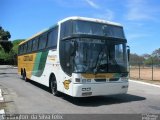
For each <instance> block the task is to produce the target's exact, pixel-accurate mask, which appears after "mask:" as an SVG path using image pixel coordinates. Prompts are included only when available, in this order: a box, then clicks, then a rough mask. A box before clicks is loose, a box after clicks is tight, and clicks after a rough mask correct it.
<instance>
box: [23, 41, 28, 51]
mask: <svg viewBox="0 0 160 120" xmlns="http://www.w3.org/2000/svg"><path fill="white" fill-rule="evenodd" d="M23 47H24V48H23V53H26V52H27V43H25V44H24V46H23Z"/></svg>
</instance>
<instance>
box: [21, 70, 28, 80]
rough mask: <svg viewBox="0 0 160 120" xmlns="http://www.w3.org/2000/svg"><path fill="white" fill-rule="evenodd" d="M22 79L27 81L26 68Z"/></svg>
mask: <svg viewBox="0 0 160 120" xmlns="http://www.w3.org/2000/svg"><path fill="white" fill-rule="evenodd" d="M22 79H23V80H25V82H27V77H26V71H25V70H24V72H23V74H22Z"/></svg>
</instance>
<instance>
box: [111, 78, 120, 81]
mask: <svg viewBox="0 0 160 120" xmlns="http://www.w3.org/2000/svg"><path fill="white" fill-rule="evenodd" d="M118 80H119V78H110V79H109V81H118Z"/></svg>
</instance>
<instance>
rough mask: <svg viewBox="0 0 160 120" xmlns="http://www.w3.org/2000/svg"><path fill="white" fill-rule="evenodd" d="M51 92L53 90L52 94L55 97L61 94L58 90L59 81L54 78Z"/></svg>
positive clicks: (51, 82)
mask: <svg viewBox="0 0 160 120" xmlns="http://www.w3.org/2000/svg"><path fill="white" fill-rule="evenodd" d="M50 90H51V93H52V94H53V95H54V96H58V95H59V92H58V90H57V81H56V80H55V79H54V77H51V81H50Z"/></svg>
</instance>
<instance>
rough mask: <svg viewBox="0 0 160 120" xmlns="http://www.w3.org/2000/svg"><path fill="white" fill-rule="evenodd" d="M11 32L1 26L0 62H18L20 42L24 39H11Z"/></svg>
mask: <svg viewBox="0 0 160 120" xmlns="http://www.w3.org/2000/svg"><path fill="white" fill-rule="evenodd" d="M10 38H11V34H10V32H9V31H6V30H4V29H3V28H2V27H1V26H0V64H17V62H16V61H17V54H18V44H19V43H20V42H22V41H23V40H24V39H16V40H13V41H9V39H10Z"/></svg>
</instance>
